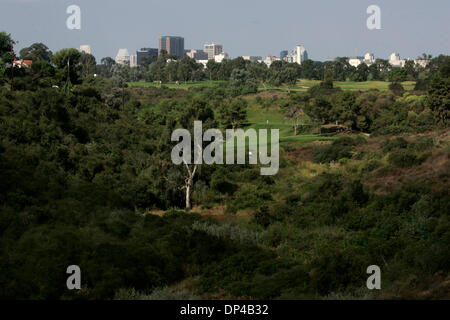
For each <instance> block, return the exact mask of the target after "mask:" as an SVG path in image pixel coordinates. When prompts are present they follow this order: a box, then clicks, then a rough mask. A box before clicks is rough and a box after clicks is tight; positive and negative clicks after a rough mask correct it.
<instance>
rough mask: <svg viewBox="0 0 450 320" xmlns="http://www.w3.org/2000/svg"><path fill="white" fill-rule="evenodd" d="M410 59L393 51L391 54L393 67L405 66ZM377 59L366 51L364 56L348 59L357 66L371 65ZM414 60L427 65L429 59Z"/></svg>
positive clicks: (421, 64) (390, 58) (390, 59)
mask: <svg viewBox="0 0 450 320" xmlns="http://www.w3.org/2000/svg"><path fill="white" fill-rule="evenodd" d="M408 60H409V59H401V58H400V55H399V54H398V53H395V52H394V53H392V54H391V55H390V56H389V60H388V62H389V64H390V65H391V66H393V67H400V68H403V67H404V66H405V64H406V61H408ZM375 61H376V59H375V56H374V55H373V53H366V54H365V55H364V57H352V58H349V59H348V63H349V64H350V65H351V66H353V67H355V68H357V67H358V66H359V65H360V64H362V63H365V64H366V65H367V66H370V65H372V64H374V63H375ZM411 61H414V63H415V64H417V65H420V66H422V67H424V68H425V67H426V66H427V64H428V62H429V60H424V59H415V60H411Z"/></svg>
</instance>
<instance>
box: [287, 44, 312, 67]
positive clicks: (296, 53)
mask: <svg viewBox="0 0 450 320" xmlns="http://www.w3.org/2000/svg"><path fill="white" fill-rule="evenodd" d="M305 60H308V52H307V51H306V49H305V47H303V46H302V45H298V46H296V47H295V49H294V50H292V51H291V53H290V54H289V55H287V56H286V61H287V62H290V63H293V62H296V63H298V64H302V63H303V61H305Z"/></svg>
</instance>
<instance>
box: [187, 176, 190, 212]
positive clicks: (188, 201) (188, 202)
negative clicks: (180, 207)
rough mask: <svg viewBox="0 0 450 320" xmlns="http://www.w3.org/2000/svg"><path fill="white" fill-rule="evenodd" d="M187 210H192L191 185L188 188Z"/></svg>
mask: <svg viewBox="0 0 450 320" xmlns="http://www.w3.org/2000/svg"><path fill="white" fill-rule="evenodd" d="M186 209H191V184H190V182H189V183H188V185H187V186H186Z"/></svg>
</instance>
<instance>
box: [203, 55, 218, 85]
mask: <svg viewBox="0 0 450 320" xmlns="http://www.w3.org/2000/svg"><path fill="white" fill-rule="evenodd" d="M219 69H220V64H219V63H217V62H216V61H215V60H213V59H210V60H208V62H207V63H206V70H207V72H208V74H209V81H212V80H217V78H218V73H219Z"/></svg>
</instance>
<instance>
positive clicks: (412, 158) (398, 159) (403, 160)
mask: <svg viewBox="0 0 450 320" xmlns="http://www.w3.org/2000/svg"><path fill="white" fill-rule="evenodd" d="M389 163H391V164H393V165H394V166H396V167H399V168H410V167H412V166H415V165H417V164H419V161H418V158H417V157H416V155H415V154H414V153H413V152H412V151H410V150H405V149H400V150H395V151H393V152H392V153H391V154H390V155H389Z"/></svg>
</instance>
